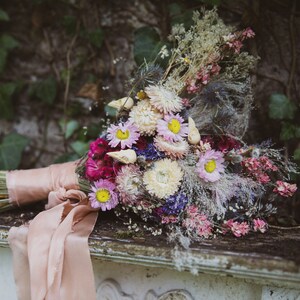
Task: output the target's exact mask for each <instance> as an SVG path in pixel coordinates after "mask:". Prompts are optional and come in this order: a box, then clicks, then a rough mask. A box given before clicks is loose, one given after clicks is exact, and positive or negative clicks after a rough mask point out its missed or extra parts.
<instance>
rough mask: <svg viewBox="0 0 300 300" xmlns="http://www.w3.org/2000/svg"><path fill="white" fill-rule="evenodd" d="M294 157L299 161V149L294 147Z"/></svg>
mask: <svg viewBox="0 0 300 300" xmlns="http://www.w3.org/2000/svg"><path fill="white" fill-rule="evenodd" d="M294 159H295V160H299V161H300V149H296V150H295V152H294Z"/></svg>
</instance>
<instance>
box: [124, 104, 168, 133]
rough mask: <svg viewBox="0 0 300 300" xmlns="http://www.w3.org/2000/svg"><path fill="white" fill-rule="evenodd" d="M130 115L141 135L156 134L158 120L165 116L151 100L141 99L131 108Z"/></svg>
mask: <svg viewBox="0 0 300 300" xmlns="http://www.w3.org/2000/svg"><path fill="white" fill-rule="evenodd" d="M129 117H130V120H131V121H133V123H134V124H135V125H136V126H137V128H138V130H139V133H140V134H141V135H154V134H155V131H156V125H157V121H158V120H159V119H161V118H162V117H163V116H162V114H161V113H160V112H159V111H158V110H157V109H155V108H154V107H153V106H152V105H151V104H150V102H149V100H141V101H139V102H138V104H137V105H135V106H134V107H133V108H132V109H131V111H130V113H129Z"/></svg>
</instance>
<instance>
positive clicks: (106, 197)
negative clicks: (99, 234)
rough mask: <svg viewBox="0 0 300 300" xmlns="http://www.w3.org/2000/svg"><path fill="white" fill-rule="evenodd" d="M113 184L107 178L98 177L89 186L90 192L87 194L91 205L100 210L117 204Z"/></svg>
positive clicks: (108, 208)
mask: <svg viewBox="0 0 300 300" xmlns="http://www.w3.org/2000/svg"><path fill="white" fill-rule="evenodd" d="M115 188H116V186H115V184H113V183H112V182H110V181H109V180H107V179H99V180H98V181H95V182H94V185H92V186H91V189H92V192H91V193H89V194H88V197H89V200H90V202H91V206H92V207H93V208H100V209H101V210H103V211H105V210H110V209H112V208H114V207H115V206H117V204H118V196H117V193H116V192H115Z"/></svg>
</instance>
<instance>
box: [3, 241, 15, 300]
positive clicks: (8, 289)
mask: <svg viewBox="0 0 300 300" xmlns="http://www.w3.org/2000/svg"><path fill="white" fill-rule="evenodd" d="M0 299H1V300H17V295H16V287H15V283H14V279H13V271H12V254H11V251H10V249H9V248H7V247H1V246H0Z"/></svg>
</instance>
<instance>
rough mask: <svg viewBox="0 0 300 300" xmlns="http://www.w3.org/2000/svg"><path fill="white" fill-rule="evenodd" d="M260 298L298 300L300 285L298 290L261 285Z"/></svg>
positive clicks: (267, 299)
mask: <svg viewBox="0 0 300 300" xmlns="http://www.w3.org/2000/svg"><path fill="white" fill-rule="evenodd" d="M261 300H300V286H299V290H295V289H287V288H277V287H269V286H266V287H263V289H262V295H261Z"/></svg>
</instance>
